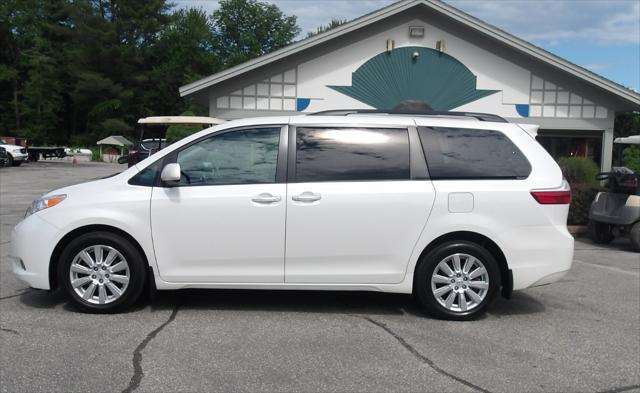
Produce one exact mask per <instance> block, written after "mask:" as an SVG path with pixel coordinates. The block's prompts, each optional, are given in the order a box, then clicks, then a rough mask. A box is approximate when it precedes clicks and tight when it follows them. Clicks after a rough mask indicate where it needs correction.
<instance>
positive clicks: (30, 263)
mask: <svg viewBox="0 0 640 393" xmlns="http://www.w3.org/2000/svg"><path fill="white" fill-rule="evenodd" d="M58 233H59V229H58V228H56V227H55V226H53V225H51V224H50V223H48V222H47V221H45V220H43V219H42V218H40V217H39V216H38V215H37V214H33V215H31V216H29V217H27V218H26V219H24V220H23V221H21V222H20V223H18V225H16V226H15V228H13V231H12V232H11V246H10V248H9V259H10V260H11V262H12V266H13V274H15V276H16V277H17V278H18V279H19V280H21V281H24V282H25V283H27V284H28V285H29V286H30V287H32V288H38V289H51V283H50V282H49V262H50V260H51V255H52V253H53V250H54V248H55V245H56V244H57V236H58Z"/></svg>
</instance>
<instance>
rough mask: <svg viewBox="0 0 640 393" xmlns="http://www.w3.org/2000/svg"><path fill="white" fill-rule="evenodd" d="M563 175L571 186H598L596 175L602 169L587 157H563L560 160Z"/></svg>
mask: <svg viewBox="0 0 640 393" xmlns="http://www.w3.org/2000/svg"><path fill="white" fill-rule="evenodd" d="M558 165H560V169H562V174H563V175H564V177H565V179H567V181H568V182H569V183H570V184H571V185H574V184H575V185H578V184H589V185H592V186H596V185H597V184H598V181H597V180H596V175H597V174H598V173H600V168H599V167H598V165H597V164H596V163H595V162H593V160H591V159H589V158H586V157H562V158H561V159H560V160H558Z"/></svg>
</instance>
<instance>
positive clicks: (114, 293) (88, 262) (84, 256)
mask: <svg viewBox="0 0 640 393" xmlns="http://www.w3.org/2000/svg"><path fill="white" fill-rule="evenodd" d="M69 279H70V280H71V287H72V288H73V290H74V291H75V293H76V294H77V295H78V296H80V297H81V298H82V299H84V300H85V301H86V302H88V303H91V304H108V303H112V302H114V301H116V300H118V299H119V298H120V297H121V296H122V295H123V294H124V293H125V291H126V290H127V287H128V286H129V279H130V269H129V264H128V262H127V260H126V259H125V257H124V256H123V255H122V254H121V253H120V252H119V251H118V250H116V249H115V248H113V247H110V246H106V245H94V246H90V247H87V248H85V249H83V250H82V251H80V252H78V253H77V254H76V256H75V257H74V258H73V261H72V262H71V267H70V269H69Z"/></svg>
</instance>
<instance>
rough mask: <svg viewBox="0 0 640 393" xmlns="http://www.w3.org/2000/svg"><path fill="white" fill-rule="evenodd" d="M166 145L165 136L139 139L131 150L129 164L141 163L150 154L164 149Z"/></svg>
mask: <svg viewBox="0 0 640 393" xmlns="http://www.w3.org/2000/svg"><path fill="white" fill-rule="evenodd" d="M166 146H167V140H166V139H164V138H148V139H143V140H141V141H139V142H138V143H136V144H135V145H134V146H133V147H132V148H131V150H129V156H128V163H129V166H132V165H135V164H137V163H139V162H140V161H142V160H144V159H145V158H147V157H149V156H150V155H153V154H155V153H157V152H159V151H160V150H162V149H164V148H165V147H166Z"/></svg>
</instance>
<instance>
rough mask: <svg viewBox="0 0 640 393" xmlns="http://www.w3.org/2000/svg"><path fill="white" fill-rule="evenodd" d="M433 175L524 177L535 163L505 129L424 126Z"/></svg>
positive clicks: (423, 139)
mask: <svg viewBox="0 0 640 393" xmlns="http://www.w3.org/2000/svg"><path fill="white" fill-rule="evenodd" d="M418 133H419V134H420V141H421V142H422V148H423V149H424V154H425V156H426V158H427V165H428V167H429V174H430V176H431V178H432V179H434V180H437V179H524V178H527V177H528V176H529V174H530V173H531V164H529V161H527V159H526V157H525V156H524V155H523V154H522V152H521V151H520V149H518V147H516V145H515V144H514V143H513V142H512V141H511V140H510V139H509V138H507V136H506V135H504V134H503V133H502V132H499V131H493V130H478V129H469V128H445V127H433V128H427V127H420V128H419V129H418Z"/></svg>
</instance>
